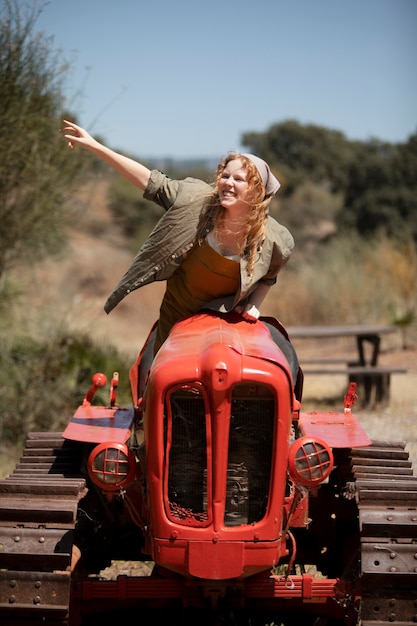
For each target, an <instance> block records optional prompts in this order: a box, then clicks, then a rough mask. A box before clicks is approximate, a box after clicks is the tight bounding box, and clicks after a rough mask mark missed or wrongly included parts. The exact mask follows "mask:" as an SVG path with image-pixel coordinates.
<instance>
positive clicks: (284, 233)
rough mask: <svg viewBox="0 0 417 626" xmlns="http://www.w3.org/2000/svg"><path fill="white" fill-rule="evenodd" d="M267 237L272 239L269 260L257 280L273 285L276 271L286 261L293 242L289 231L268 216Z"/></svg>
mask: <svg viewBox="0 0 417 626" xmlns="http://www.w3.org/2000/svg"><path fill="white" fill-rule="evenodd" d="M268 237H270V238H271V241H272V253H271V260H270V264H269V268H268V270H267V272H266V273H265V275H264V276H263V277H262V278H261V279H260V280H259V282H260V283H264V284H266V285H274V284H275V283H276V281H277V276H278V273H279V272H280V271H281V270H282V268H283V267H284V265H285V264H286V263H287V262H288V259H289V258H290V256H291V253H292V251H293V249H294V245H295V244H294V238H293V236H292V235H291V233H290V231H289V230H288V229H287V228H285V226H282V224H279V223H278V222H277V221H276V220H274V219H273V218H270V219H269V221H268Z"/></svg>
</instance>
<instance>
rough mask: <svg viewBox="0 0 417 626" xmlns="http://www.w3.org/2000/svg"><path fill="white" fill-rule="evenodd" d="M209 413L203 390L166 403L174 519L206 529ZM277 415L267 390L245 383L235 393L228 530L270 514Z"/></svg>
mask: <svg viewBox="0 0 417 626" xmlns="http://www.w3.org/2000/svg"><path fill="white" fill-rule="evenodd" d="M208 412H209V408H208V401H207V399H206V397H205V394H204V393H203V390H202V388H201V387H199V386H195V387H194V386H193V387H190V388H182V389H177V390H175V391H173V392H172V393H170V394H169V396H168V398H167V401H166V406H165V416H166V419H165V449H166V454H167V461H168V463H167V466H168V474H167V475H168V485H167V494H168V502H169V516H170V517H171V519H173V520H175V521H176V522H178V523H183V524H187V525H188V524H193V525H194V524H197V525H200V524H201V525H206V524H207V523H208V520H209V518H210V515H209V509H208V503H209V502H210V500H211V498H210V497H209V493H208V489H209V488H210V487H209V486H210V484H211V481H210V480H208V462H207V458H208V455H207V415H208ZM274 415H275V399H274V395H273V393H272V392H271V391H270V390H269V389H268V388H267V387H264V386H261V385H244V384H242V385H237V386H236V387H235V388H234V390H233V393H232V404H231V415H230V429H229V442H228V461H227V475H226V502H225V514H224V515H225V517H224V523H225V525H226V526H240V525H242V524H253V523H255V522H257V521H259V520H261V519H262V518H263V516H264V515H265V513H266V509H267V504H268V495H269V486H270V475H271V463H272V449H273V435H274ZM213 462H214V463H216V459H214V461H213Z"/></svg>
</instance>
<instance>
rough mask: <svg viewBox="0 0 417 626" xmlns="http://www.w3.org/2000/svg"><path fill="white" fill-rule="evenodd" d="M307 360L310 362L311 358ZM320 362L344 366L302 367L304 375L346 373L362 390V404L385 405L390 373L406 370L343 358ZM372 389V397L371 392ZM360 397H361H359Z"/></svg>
mask: <svg viewBox="0 0 417 626" xmlns="http://www.w3.org/2000/svg"><path fill="white" fill-rule="evenodd" d="M307 362H310V363H312V361H311V360H307ZM317 362H320V363H327V364H328V365H329V366H330V365H331V364H332V363H341V362H345V363H346V366H345V367H337V368H336V367H333V368H331V369H330V368H324V367H309V366H307V367H303V366H302V365H301V367H302V370H303V373H304V375H320V376H335V375H337V376H340V375H343V374H345V375H347V376H348V381H349V382H355V383H356V384H357V385H358V387H360V388H362V391H363V405H365V406H368V405H370V404H374V405H386V404H388V402H389V397H390V387H391V375H392V374H406V373H407V370H406V369H405V368H402V367H388V366H385V365H358V364H357V363H352V362H351V361H347V360H344V359H339V360H338V359H321V360H317ZM373 391H374V398H372V392H373ZM361 399H362V398H361Z"/></svg>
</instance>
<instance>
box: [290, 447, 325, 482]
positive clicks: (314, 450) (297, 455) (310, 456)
mask: <svg viewBox="0 0 417 626" xmlns="http://www.w3.org/2000/svg"><path fill="white" fill-rule="evenodd" d="M333 464H334V459H333V452H332V450H331V448H330V447H329V446H328V444H327V443H326V442H325V441H323V440H322V439H317V438H315V437H301V438H300V439H297V440H296V441H294V443H293V444H292V445H291V447H290V451H289V456H288V467H289V471H290V474H291V477H292V478H293V479H294V480H295V481H296V482H298V483H301V484H302V485H304V486H305V487H314V486H316V485H319V484H320V483H322V482H323V481H324V480H326V478H327V477H328V476H329V474H330V472H331V471H332V469H333Z"/></svg>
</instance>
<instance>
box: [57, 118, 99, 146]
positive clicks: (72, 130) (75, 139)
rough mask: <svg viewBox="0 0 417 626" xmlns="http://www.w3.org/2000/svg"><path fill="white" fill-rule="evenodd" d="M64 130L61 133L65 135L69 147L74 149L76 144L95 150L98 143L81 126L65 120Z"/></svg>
mask: <svg viewBox="0 0 417 626" xmlns="http://www.w3.org/2000/svg"><path fill="white" fill-rule="evenodd" d="M64 124H65V126H64V128H61V129H60V132H61V133H62V134H63V135H64V137H65V139H66V140H67V141H68V147H69V148H74V146H75V144H79V145H81V146H84V147H85V148H90V149H93V148H94V147H95V146H96V145H97V144H98V142H97V141H96V140H95V139H93V137H92V136H91V135H90V134H89V133H88V132H87V131H86V130H85V129H84V128H81V126H78V125H77V124H74V122H69V121H68V120H64Z"/></svg>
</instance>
